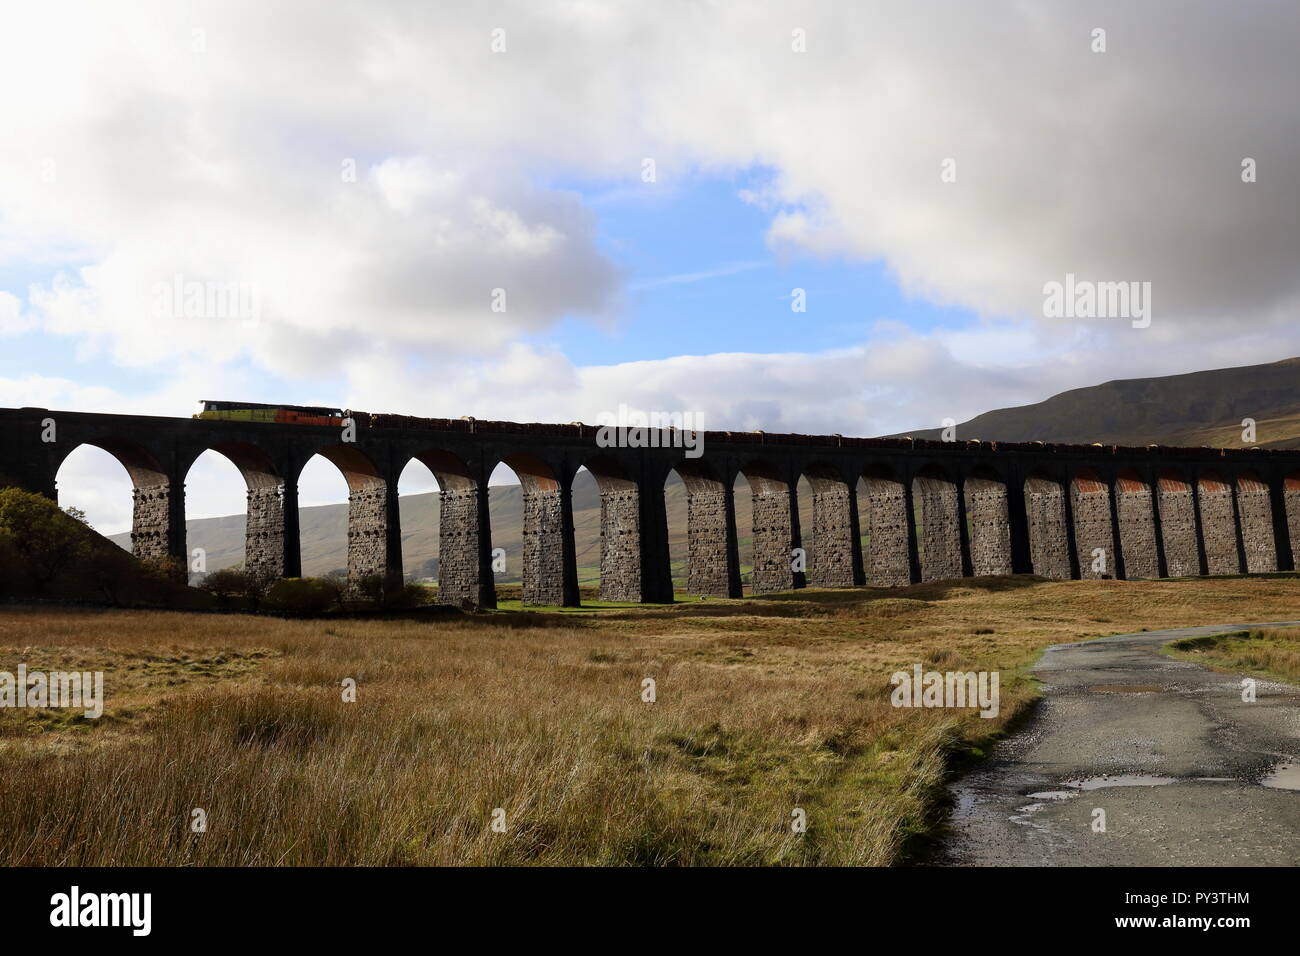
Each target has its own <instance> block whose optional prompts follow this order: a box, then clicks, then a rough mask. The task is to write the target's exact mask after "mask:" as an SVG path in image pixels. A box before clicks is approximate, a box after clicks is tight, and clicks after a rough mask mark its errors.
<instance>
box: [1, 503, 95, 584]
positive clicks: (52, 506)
mask: <svg viewBox="0 0 1300 956" xmlns="http://www.w3.org/2000/svg"><path fill="white" fill-rule="evenodd" d="M90 533H91V532H90V529H89V528H88V527H87V526H86V525H85V524H84V523H83V522H82V521H81V520H79V517H78V516H75V515H69V514H65V513H64V512H62V511H60V510H59V506H58V505H57V504H56V503H55V502H53V501H51V500H50V499H49V498H46V497H45V496H44V495H38V494H34V493H32V492H30V491H23V490H22V489H21V488H4V489H0V534H2V535H3V536H4V538H5V540H6V541H7V548H6V551H7V553H8V555H9V560H11V561H12V560H16V562H17V569H18V571H19V572H20V574H21V576H22V578H23V579H25V581H26V582H29V583H30V585H31V586H32V588H33V589H34V590H35V591H36V592H37V593H40V594H44V593H46V592H48V591H49V590H50V588H51V586H52V585H53V584H54V581H55V579H56V578H57V577H59V575H61V574H62V573H63V572H64V571H67V570H68V569H69V568H71V567H72V566H73V565H74V564H76V563H77V562H78V561H79V560H81V559H84V558H86V557H87V556H88V554H89V540H90V539H89V535H90Z"/></svg>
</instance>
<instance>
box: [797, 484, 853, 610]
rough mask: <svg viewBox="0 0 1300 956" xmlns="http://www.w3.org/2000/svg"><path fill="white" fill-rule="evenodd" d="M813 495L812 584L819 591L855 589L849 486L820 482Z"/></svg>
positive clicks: (810, 560)
mask: <svg viewBox="0 0 1300 956" xmlns="http://www.w3.org/2000/svg"><path fill="white" fill-rule="evenodd" d="M817 484H818V485H819V486H820V487H819V488H818V489H817V490H815V491H814V492H813V528H812V541H811V546H810V547H809V548H808V584H809V586H811V587H815V588H851V587H853V585H854V580H853V524H852V521H853V519H852V515H851V512H850V508H851V504H852V503H851V501H850V499H849V486H848V485H846V484H844V483H843V482H832V481H829V480H827V479H819V480H818V482H817Z"/></svg>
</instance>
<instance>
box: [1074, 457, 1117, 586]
mask: <svg viewBox="0 0 1300 956" xmlns="http://www.w3.org/2000/svg"><path fill="white" fill-rule="evenodd" d="M1070 494H1071V500H1070V505H1071V510H1072V511H1073V512H1074V546H1075V548H1076V549H1077V552H1078V553H1077V557H1078V561H1079V577H1081V578H1113V577H1115V576H1116V571H1115V539H1114V535H1113V532H1112V528H1111V522H1110V488H1109V487H1107V485H1106V484H1105V483H1103V482H1101V481H1098V480H1097V479H1096V478H1095V477H1090V476H1078V477H1076V478H1075V479H1074V480H1073V481H1071V482H1070ZM1098 550H1100V555H1098V554H1097V553H1096V552H1098ZM1099 557H1100V560H1098V558H1099Z"/></svg>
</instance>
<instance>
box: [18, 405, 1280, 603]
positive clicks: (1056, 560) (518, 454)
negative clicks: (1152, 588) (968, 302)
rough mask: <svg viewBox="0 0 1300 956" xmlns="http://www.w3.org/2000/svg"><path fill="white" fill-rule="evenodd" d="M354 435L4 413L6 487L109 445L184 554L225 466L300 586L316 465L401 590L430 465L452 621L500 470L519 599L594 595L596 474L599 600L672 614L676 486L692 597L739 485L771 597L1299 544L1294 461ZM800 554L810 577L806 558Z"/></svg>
mask: <svg viewBox="0 0 1300 956" xmlns="http://www.w3.org/2000/svg"><path fill="white" fill-rule="evenodd" d="M351 419H352V421H353V423H354V426H355V427H354V435H353V436H351V437H353V438H354V440H351V441H345V440H343V439H344V438H345V437H349V436H345V432H344V429H343V428H341V427H334V426H330V425H302V424H276V423H258V422H240V421H224V420H211V419H190V418H154V417H145V416H131V415H101V414H96V413H87V412H59V411H49V410H46V409H40V408H21V409H0V478H3V479H4V480H5V481H7V482H8V483H13V484H18V485H20V486H22V487H26V488H28V489H31V490H34V491H38V492H41V493H43V494H46V495H49V496H51V497H57V489H56V487H55V476H56V474H57V473H58V470H59V466H60V464H61V463H62V462H63V460H64V459H65V458H66V457H67V455H68V454H69V453H70V452H71V451H72V450H73V449H75V448H77V447H78V446H80V445H83V444H90V445H95V446H97V447H99V448H102V449H104V450H105V451H107V452H109V453H110V454H111V455H113V456H114V457H115V458H117V460H118V461H120V462H121V463H122V465H123V466H124V467H125V468H126V470H127V472H128V473H129V474H130V476H131V481H132V483H133V485H134V499H135V504H134V509H135V511H134V525H133V528H132V532H131V540H132V548H133V551H134V553H135V554H136V555H137V556H141V557H146V556H156V555H172V556H175V557H179V558H184V557H185V556H186V554H187V549H186V542H185V501H184V496H185V477H186V474H187V473H188V471H189V469H190V466H191V465H192V464H193V463H194V461H195V459H197V458H198V457H199V456H200V455H201V454H203V453H204V452H205V451H207V450H209V449H212V450H215V451H217V452H219V453H221V454H223V455H225V456H226V457H227V458H229V459H230V460H231V461H232V462H233V463H234V464H235V465H236V466H237V467H238V468H239V470H240V472H241V473H242V474H243V476H244V481H245V483H246V484H247V488H248V521H247V540H246V543H245V563H246V565H247V566H248V567H249V568H250V569H253V568H256V569H261V570H262V571H264V572H266V573H268V574H271V575H277V576H285V577H294V576H298V575H299V574H300V573H301V560H300V554H299V542H298V475H299V474H300V473H301V471H302V469H303V466H304V465H306V464H307V461H308V460H309V459H310V458H311V457H312V456H313V455H316V454H319V455H322V456H323V457H325V458H327V459H328V460H329V461H331V462H333V463H334V464H335V465H336V466H337V467H338V469H339V470H340V471H341V472H342V473H343V476H344V477H345V478H346V480H347V484H348V488H349V508H348V573H349V575H350V576H351V577H352V578H353V579H354V580H360V579H361V578H363V577H367V576H370V575H381V576H384V577H386V578H390V579H391V578H394V577H398V576H400V575H401V571H402V568H401V563H402V551H401V528H400V527H399V521H398V508H397V480H398V476H399V475H400V474H401V473H402V469H403V468H404V467H405V466H406V465H407V463H408V462H410V461H411V460H412V459H417V460H419V461H421V462H423V463H424V464H425V465H427V466H428V468H429V469H430V471H432V472H433V474H434V475H435V476H436V477H437V479H438V483H439V486H440V488H441V521H440V531H439V534H440V541H439V562H438V581H439V593H440V599H441V600H442V601H443V602H444V603H449V604H455V605H459V606H482V607H492V606H494V605H495V603H496V592H495V588H494V586H493V574H492V542H491V528H490V525H489V522H488V508H487V496H488V486H487V480H488V476H489V475H491V474H492V471H493V469H494V468H495V467H496V466H497V465H498V464H499V463H501V462H505V463H506V464H507V465H509V466H510V467H511V468H512V469H514V471H515V473H516V474H517V475H518V476H519V478H520V481H521V483H522V486H523V497H524V545H523V555H522V560H523V598H524V601H525V603H528V604H547V605H555V604H565V605H577V604H578V602H579V598H578V581H577V566H576V561H575V550H574V535H573V510H572V503H571V490H572V485H573V479H574V475H575V474H576V473H577V471H578V470H579V468H582V467H585V468H587V469H588V470H589V471H590V472H591V473H592V474H593V475H594V476H595V478H596V482H597V484H598V486H599V489H600V502H601V541H600V566H601V585H600V589H601V596H602V597H603V598H605V599H608V600H617V601H641V602H663V601H670V600H672V596H673V590H672V580H671V577H670V572H669V553H668V528H667V516H666V512H665V508H664V482H665V480H666V479H667V477H668V475H669V472H670V470H672V469H676V470H677V472H678V474H679V475H680V476H681V477H682V479H683V481H684V483H685V485H686V490H687V493H688V509H687V510H688V529H687V540H688V546H689V560H688V575H687V578H688V582H687V589H688V590H689V591H690V592H692V593H696V594H707V595H720V596H731V597H738V596H740V593H741V584H740V562H739V558H738V549H737V539H736V518H735V501H734V497H733V485H734V484H735V482H736V479H737V477H738V476H739V475H744V476H745V478H746V479H748V485H749V492H750V494H751V495H752V496H753V547H754V558H753V575H752V581H753V589H754V591H756V592H763V591H778V590H784V589H788V588H794V587H802V586H805V585H807V586H812V587H852V586H856V585H863V584H869V585H878V586H899V585H904V584H908V583H911V582H916V581H934V580H941V579H948V578H959V577H964V576H971V575H989V574H1011V573H1033V574H1039V575H1042V576H1044V577H1049V578H1062V579H1064V578H1091V577H1117V578H1156V577H1167V576H1181V575H1206V574H1237V573H1241V572H1267V571H1278V570H1282V571H1289V570H1293V569H1294V568H1295V550H1296V548H1298V547H1300V452H1293V451H1277V450H1265V449H1258V448H1242V449H1213V448H1165V447H1160V446H1154V445H1153V446H1148V447H1144V448H1130V447H1122V446H1109V445H1108V446H1103V445H1047V444H1041V443H1017V444H1010V443H996V442H979V441H958V442H939V441H919V440H912V439H864V438H842V437H840V436H838V435H833V436H829V437H827V436H808V435H776V434H763V433H761V432H706V433H704V434H703V439H702V450H703V454H702V455H700V456H699V457H695V458H688V457H686V455H685V453H684V451H683V449H682V448H681V447H672V445H673V442H672V438H673V437H674V436H673V434H672V433H671V432H659V433H656V434H657V436H658V437H659V438H660V441H659V443H658V444H659V445H660V446H662V447H637V448H603V447H600V446H599V444H598V442H597V433H598V431H599V430H598V429H597V428H596V427H593V426H588V425H579V424H573V425H541V424H515V423H512V422H488V421H474V420H472V419H456V420H452V419H420V418H407V417H403V416H397V415H370V414H366V413H360V412H357V413H352V414H351ZM676 437H678V438H680V437H681V436H676ZM677 444H679V445H680V444H681V443H680V442H678V443H677ZM800 477H804V478H806V479H807V481H808V485H809V487H810V488H811V490H812V516H813V517H812V527H810V528H804V527H800V520H799V503H798V501H797V486H798V482H799V479H800ZM864 539H865V541H866V546H865V548H864V547H863V545H862V541H863V540H864ZM796 548H802V549H803V550H804V552H805V556H806V571H805V570H798V568H799V567H800V564H799V563H798V562H796V561H794V560H792V554H793V553H794V550H795V549H796ZM864 552H865V553H864ZM1099 556H1100V560H1099Z"/></svg>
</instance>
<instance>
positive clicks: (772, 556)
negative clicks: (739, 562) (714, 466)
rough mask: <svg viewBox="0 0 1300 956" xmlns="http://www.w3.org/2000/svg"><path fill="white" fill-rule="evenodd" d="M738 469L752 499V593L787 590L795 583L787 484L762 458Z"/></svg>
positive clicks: (778, 471)
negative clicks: (746, 482)
mask: <svg viewBox="0 0 1300 956" xmlns="http://www.w3.org/2000/svg"><path fill="white" fill-rule="evenodd" d="M740 473H741V474H742V475H744V476H745V480H746V481H748V482H749V490H750V496H751V499H752V514H753V517H752V519H751V525H752V534H753V540H754V570H753V575H752V581H753V588H754V593H755V594H761V593H764V592H769V591H787V590H789V589H790V588H793V587H796V586H797V585H798V584H799V580H798V578H796V575H795V570H794V567H793V564H792V556H791V552H792V550H793V549H794V547H795V538H794V524H793V522H792V521H791V517H790V511H791V508H790V504H791V489H790V484H789V482H788V481H786V479H785V478H784V477H782V475H781V472H780V470H779V469H778V468H776V467H775V466H774V465H772V464H771V463H770V462H767V461H763V460H753V461H749V462H747V463H746V464H745V465H744V466H743V467H742V468H741V469H740Z"/></svg>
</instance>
